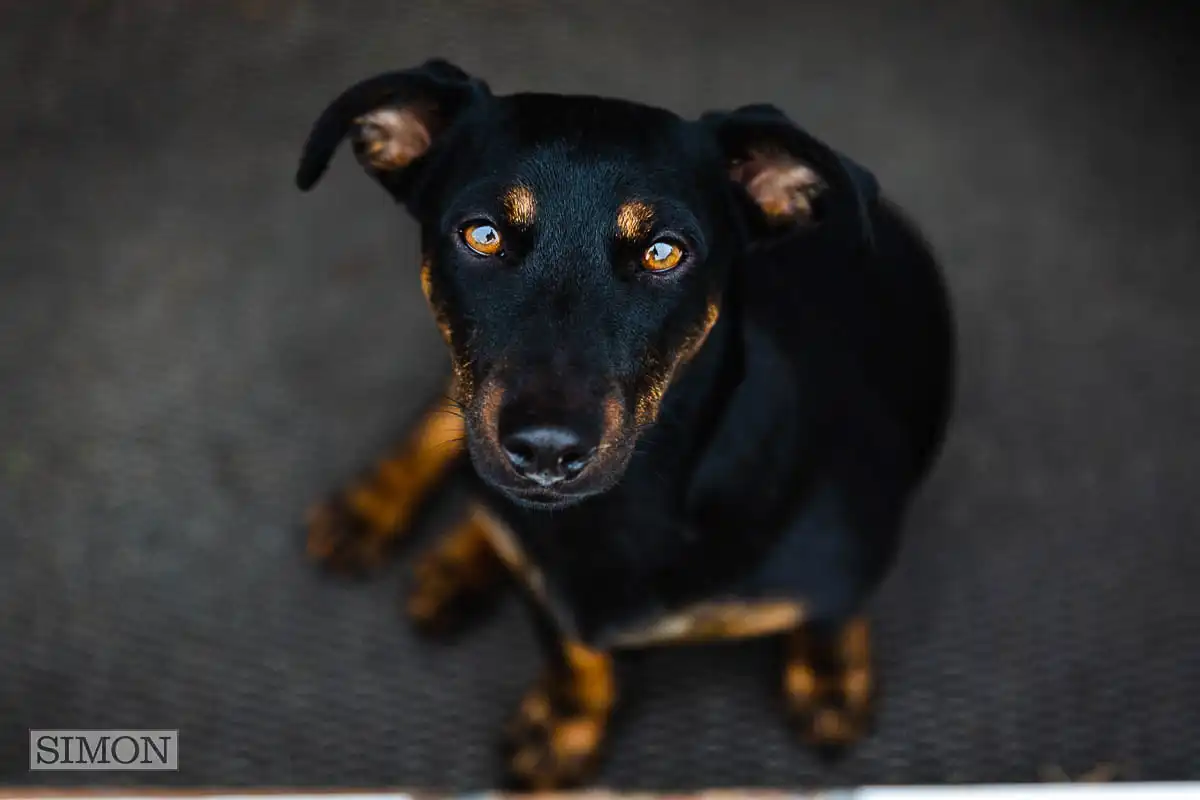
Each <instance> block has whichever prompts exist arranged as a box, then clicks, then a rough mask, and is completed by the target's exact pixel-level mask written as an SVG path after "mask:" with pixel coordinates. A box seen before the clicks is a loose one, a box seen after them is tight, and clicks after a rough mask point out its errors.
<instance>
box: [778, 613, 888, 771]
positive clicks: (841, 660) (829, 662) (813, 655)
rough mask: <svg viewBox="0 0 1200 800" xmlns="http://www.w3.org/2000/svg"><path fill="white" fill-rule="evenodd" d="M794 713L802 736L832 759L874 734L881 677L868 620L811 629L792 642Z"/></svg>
mask: <svg viewBox="0 0 1200 800" xmlns="http://www.w3.org/2000/svg"><path fill="white" fill-rule="evenodd" d="M784 696H785V698H786V702H787V711H788V716H789V718H790V719H791V722H792V724H793V725H794V726H795V728H796V730H797V731H798V733H799V735H800V738H801V739H802V740H803V741H804V742H805V743H806V744H808V745H810V746H811V747H812V748H813V749H814V750H816V752H817V754H818V755H820V756H821V757H822V758H824V759H825V760H827V761H832V760H837V759H839V758H841V757H842V756H844V755H846V753H847V752H848V751H849V750H850V748H851V747H852V746H853V745H854V744H856V743H857V742H858V741H860V740H861V739H862V738H864V737H865V736H867V735H868V734H869V733H870V732H871V728H872V724H873V721H874V708H875V697H876V690H875V676H874V674H873V671H872V662H871V655H870V629H869V627H868V625H867V622H866V620H865V619H862V618H856V619H854V620H851V621H850V622H848V623H846V624H845V625H844V626H842V627H840V628H837V629H834V630H830V631H820V630H813V629H809V628H807V627H802V628H801V629H799V630H797V631H795V632H794V633H792V634H791V636H790V639H789V641H788V655H787V663H786V665H785V667H784Z"/></svg>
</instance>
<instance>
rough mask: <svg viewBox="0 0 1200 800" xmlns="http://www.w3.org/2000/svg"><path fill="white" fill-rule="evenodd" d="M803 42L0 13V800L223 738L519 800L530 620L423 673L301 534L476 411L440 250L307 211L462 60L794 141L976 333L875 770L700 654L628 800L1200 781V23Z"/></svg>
mask: <svg viewBox="0 0 1200 800" xmlns="http://www.w3.org/2000/svg"><path fill="white" fill-rule="evenodd" d="M776 5H777V7H772V6H771V5H769V4H747V3H728V4H719V3H711V4H705V5H702V6H701V5H693V6H691V7H689V6H686V5H685V4H683V3H682V2H657V3H648V4H640V3H634V2H608V3H600V2H595V3H587V4H581V5H577V4H569V3H568V4H554V5H553V6H551V5H549V4H547V5H546V6H537V5H535V4H533V3H529V2H509V3H503V2H495V3H483V2H472V3H462V4H436V3H385V2H382V1H380V2H358V3H343V4H332V3H317V2H315V0H313V1H309V2H300V1H298V0H295V1H290V0H259V1H258V2H251V0H244V1H243V2H240V3H232V2H212V3H207V4H204V6H203V8H204V9H207V10H204V11H200V8H201V5H200V4H198V3H197V4H184V3H177V4H175V3H173V4H168V3H160V2H151V0H143V1H142V2H121V3H96V2H60V3H44V4H34V3H6V4H3V6H2V7H0V104H2V106H0V109H2V112H3V113H2V114H0V175H2V176H3V180H2V181H0V255H2V258H0V389H2V394H0V783H2V782H17V783H22V782H26V781H30V780H32V779H33V778H32V776H30V775H29V774H28V773H27V772H26V771H25V764H26V763H27V762H26V741H27V739H26V736H27V734H26V729H28V728H33V727H37V728H49V727H119V726H127V727H146V728H164V727H168V728H179V729H181V731H182V748H183V750H182V756H181V759H180V761H181V765H182V770H181V772H180V773H179V774H178V775H174V776H167V779H168V780H172V781H175V782H177V783H190V784H196V783H207V784H249V783H263V784H307V785H313V784H337V785H360V786H361V785H370V784H408V785H423V786H439V785H440V786H449V787H454V788H471V787H479V786H483V785H486V784H487V783H489V782H490V781H491V780H493V778H494V774H495V773H494V772H493V767H494V764H493V762H492V760H491V746H492V742H493V737H494V735H495V732H496V728H497V726H498V725H499V723H500V722H501V720H502V719H503V718H504V717H505V715H506V714H507V712H508V710H509V708H510V706H511V705H512V704H513V703H514V702H515V701H516V699H517V697H518V696H519V694H520V693H521V691H522V690H523V689H524V687H525V683H526V682H527V681H528V680H529V679H531V677H532V676H533V674H534V671H535V669H536V666H537V665H536V660H535V653H534V650H533V647H532V642H531V637H530V635H529V633H528V631H527V630H526V628H525V626H524V623H523V620H522V618H521V617H520V616H519V614H518V613H517V609H516V607H515V604H514V603H511V602H510V603H509V604H508V605H506V606H505V607H504V608H503V609H502V610H501V612H500V613H499V614H498V615H497V616H496V617H495V618H493V619H492V620H490V621H489V622H488V623H487V624H486V625H484V627H482V628H481V629H479V630H478V631H476V632H475V633H474V634H473V635H471V636H469V637H466V638H464V639H462V640H461V641H460V642H458V643H457V644H454V645H453V646H433V645H428V644H423V643H419V642H417V641H416V640H414V639H412V638H411V637H410V636H409V634H408V632H407V631H406V630H405V628H404V627H403V625H402V624H401V623H400V621H399V619H398V615H397V610H396V603H395V597H396V593H397V591H398V584H399V583H401V576H402V572H401V571H400V570H397V571H395V572H394V573H392V574H390V575H389V576H388V577H387V578H385V579H383V580H381V581H379V582H376V583H372V584H366V585H361V586H358V585H352V584H347V583H342V582H337V581H330V580H325V579H322V578H321V577H320V576H318V575H316V574H314V572H313V571H311V570H310V569H309V568H308V566H307V565H306V564H305V563H303V561H302V559H301V557H300V550H299V544H298V538H297V537H298V529H297V528H296V522H297V520H298V518H299V515H300V513H301V511H302V510H303V509H304V507H305V506H306V505H307V504H308V503H309V501H311V500H312V499H314V498H315V497H317V496H318V495H320V494H321V493H322V492H324V491H325V490H326V489H328V488H329V487H330V486H331V485H333V484H334V483H336V482H337V481H339V480H340V479H341V478H343V477H345V475H346V474H347V473H348V472H349V471H350V470H352V469H353V468H355V467H357V466H358V465H360V464H361V463H362V462H363V461H364V460H365V459H367V458H369V457H371V456H372V455H373V454H375V453H376V452H377V451H378V450H379V448H381V447H382V446H383V445H384V444H385V443H387V441H388V440H389V437H391V436H392V435H393V434H394V433H395V432H396V430H397V428H398V426H399V425H401V424H402V423H403V422H404V421H405V419H406V418H407V417H408V416H409V415H410V414H411V413H412V412H413V411H414V410H415V408H416V403H417V402H418V400H419V399H420V397H421V396H423V394H424V393H425V392H426V391H428V390H430V389H431V388H432V386H433V383H434V381H435V375H436V374H437V373H438V372H439V370H440V361H439V359H440V355H439V352H440V351H439V349H438V343H437V334H436V333H435V331H434V330H433V326H432V325H431V324H430V322H429V320H428V317H427V314H426V312H425V310H424V308H423V305H422V301H421V299H420V294H419V291H418V290H417V281H416V263H415V256H416V253H415V241H414V230H413V227H412V226H411V225H410V224H409V223H408V222H407V221H403V220H400V219H398V218H397V215H396V212H395V211H393V210H392V209H390V208H389V207H388V206H387V204H386V203H384V202H383V197H382V194H381V193H380V192H379V190H378V189H377V188H376V187H374V186H372V185H370V184H369V183H368V182H367V181H366V180H364V179H362V178H361V177H360V175H359V174H358V173H357V171H356V170H355V169H353V168H352V167H351V166H350V165H349V162H348V159H341V160H339V161H338V163H337V165H335V168H334V170H333V172H332V174H331V175H330V177H329V179H328V180H327V182H326V183H325V184H323V185H322V187H321V189H320V190H319V191H318V192H316V193H315V194H313V195H311V196H301V195H298V194H297V193H295V191H294V190H293V189H292V184H291V171H292V168H293V165H294V163H295V159H296V155H297V148H298V147H299V145H300V143H301V141H302V140H303V137H304V135H305V133H306V129H307V126H308V124H309V122H310V121H311V119H312V117H313V115H315V114H316V113H317V112H318V111H319V110H320V109H321V107H322V105H323V103H324V102H325V101H327V100H328V99H329V98H330V97H331V96H332V95H333V94H334V93H335V92H337V91H339V90H340V89H341V88H343V87H344V86H345V85H346V84H348V83H349V82H351V81H353V80H356V79H358V78H360V77H363V76H365V75H367V74H370V73H373V72H375V71H380V70H383V69H386V68H392V67H397V66H406V65H409V64H411V63H415V62H417V61H420V60H423V59H424V58H426V57H428V56H431V55H435V54H440V55H445V56H448V57H450V58H452V59H454V60H456V61H458V62H460V63H461V64H462V65H463V66H465V67H467V68H468V69H471V70H473V71H477V72H478V73H480V74H481V75H484V76H485V77H486V78H488V79H489V80H490V82H491V83H492V84H493V87H494V88H495V89H496V90H498V91H510V90H519V89H525V88H537V89H545V90H569V91H584V92H593V93H604V94H616V95H623V96H627V97H632V98H636V99H641V100H646V101H652V102H657V103H662V104H666V105H669V106H671V107H673V108H675V109H677V110H680V111H682V112H685V113H695V112H698V111H700V110H702V109H704V108H706V107H714V106H729V105H733V104H740V103H744V102H751V101H772V102H776V103H778V104H780V105H781V106H783V107H784V108H786V109H787V110H788V111H789V112H791V113H792V114H793V115H794V116H795V117H796V118H798V119H800V120H802V121H803V122H804V123H805V124H806V126H808V127H809V128H810V129H811V130H813V131H814V132H815V133H817V134H818V135H820V136H823V137H825V138H827V139H828V140H830V141H833V142H834V143H836V144H837V145H838V146H839V147H841V148H842V149H844V150H845V151H846V152H848V153H850V154H851V155H853V156H855V157H856V158H857V159H859V160H861V161H863V162H864V163H866V164H869V165H870V166H871V167H872V168H873V169H874V170H875V171H876V172H877V174H878V175H879V176H880V178H881V180H882V182H883V183H884V185H885V186H886V187H887V188H888V189H889V191H890V192H891V194H892V195H893V196H894V197H895V198H897V199H899V200H900V201H901V202H903V203H904V204H906V205H907V206H908V207H909V208H910V209H911V210H912V212H913V213H914V215H915V216H916V217H917V218H919V219H920V220H922V221H923V222H924V224H925V225H926V227H927V229H928V231H929V234H930V236H931V238H932V239H933V241H934V242H935V243H936V245H937V247H938V248H939V249H940V251H941V252H942V253H943V254H944V256H945V259H946V264H947V272H948V277H949V281H950V284H951V286H952V290H953V294H954V296H955V298H956V300H957V302H958V304H959V316H960V321H961V322H960V324H961V329H962V339H963V349H964V358H965V363H964V374H963V390H962V399H961V411H960V416H959V421H958V423H957V426H956V429H955V432H954V435H953V437H952V439H951V441H950V443H949V448H948V451H947V453H946V457H945V459H944V461H943V462H942V465H941V467H940V469H939V471H938V472H937V474H936V476H935V479H934V480H933V482H932V483H931V484H930V486H929V489H928V492H927V493H926V495H925V496H924V499H923V501H922V502H921V504H920V505H919V507H918V509H917V511H916V514H915V516H914V518H913V520H912V525H911V531H912V533H911V540H910V541H911V544H910V546H909V548H908V549H907V551H906V552H905V555H904V558H903V560H902V563H901V564H900V566H899V568H898V570H897V572H896V573H895V575H894V577H893V579H892V580H890V582H889V583H888V585H887V586H886V589H885V591H884V592H883V594H882V595H881V596H880V598H879V602H878V616H879V621H880V636H881V649H882V658H883V667H884V679H885V681H886V684H887V687H886V688H887V691H888V694H887V700H886V705H885V706H884V708H883V710H882V719H881V725H880V730H879V733H878V735H877V737H875V738H874V739H872V740H871V741H869V742H868V743H866V744H865V745H864V746H863V747H862V748H861V749H860V750H859V751H858V752H857V753H856V754H855V755H853V756H852V757H851V758H850V759H849V760H847V761H846V762H845V763H844V764H842V765H841V766H840V767H838V768H836V769H833V770H828V771H827V770H823V769H821V768H820V767H819V766H818V765H817V763H816V762H815V761H814V760H813V758H812V757H810V755H809V754H808V753H806V752H805V751H804V750H802V749H800V748H799V747H797V746H795V745H794V744H793V743H792V742H791V741H790V740H789V738H788V736H787V734H786V733H785V731H784V729H783V727H782V725H781V724H780V721H779V718H778V717H777V715H776V713H775V710H774V709H773V708H772V706H771V700H772V694H771V693H772V691H773V690H774V687H775V674H774V672H773V670H772V665H771V662H770V657H769V653H768V651H767V650H766V649H765V648H762V647H756V646H750V647H746V648H723V649H716V650H713V651H697V652H692V653H688V654H686V655H685V654H683V653H678V652H677V653H669V654H663V655H661V656H655V657H654V658H652V659H650V661H649V662H648V663H647V664H646V665H645V667H644V670H643V672H644V675H643V680H642V681H641V682H639V683H638V685H637V686H636V687H635V689H634V694H633V696H632V697H631V703H630V706H629V708H628V713H627V715H626V717H625V720H624V724H623V726H622V728H621V730H620V732H619V734H618V736H617V738H616V739H615V742H614V746H613V752H612V757H611V759H610V761H609V765H608V769H607V772H606V773H605V776H604V777H605V780H606V781H607V782H609V783H614V784H617V785H619V786H621V787H629V788H632V787H651V788H654V787H657V788H663V787H677V788H688V787H698V786H703V785H730V784H797V783H808V782H816V781H828V782H838V783H845V782H858V781H872V782H878V781H888V782H894V781H906V782H909V781H946V780H954V781H963V780H967V781H991V780H1036V779H1038V777H1039V774H1040V773H1041V771H1042V770H1044V769H1046V768H1049V767H1051V766H1055V765H1056V766H1059V767H1061V768H1063V769H1065V770H1066V771H1067V772H1068V773H1079V772H1082V771H1085V770H1088V769H1090V768H1092V767H1094V766H1095V765H1097V764H1098V763H1105V762H1107V763H1112V764H1115V765H1117V768H1118V770H1119V771H1120V774H1122V775H1124V776H1126V777H1137V778H1181V777H1192V778H1200V510H1198V505H1197V502H1196V491H1197V480H1198V476H1200V366H1198V365H1200V318H1198V317H1197V308H1198V305H1197V302H1198V300H1200V269H1197V260H1198V256H1200V231H1198V229H1197V228H1198V226H1197V203H1196V200H1195V186H1196V183H1197V178H1200V169H1198V167H1197V163H1196V159H1195V154H1194V147H1193V142H1194V141H1195V139H1196V136H1197V134H1198V133H1200V120H1198V119H1197V113H1196V112H1195V105H1196V97H1195V93H1194V91H1193V90H1192V89H1191V87H1190V85H1189V80H1190V79H1189V76H1190V75H1191V74H1192V71H1193V70H1194V68H1195V66H1196V63H1195V62H1196V58H1195V57H1194V56H1191V55H1188V54H1187V53H1186V50H1185V47H1184V45H1185V34H1186V31H1184V30H1183V25H1184V21H1182V20H1181V19H1179V18H1176V19H1174V20H1172V21H1170V22H1169V23H1167V24H1161V25H1158V26H1155V25H1153V24H1152V21H1150V20H1149V19H1148V18H1145V17H1144V15H1143V17H1133V16H1130V15H1121V14H1119V13H1118V12H1116V11H1112V10H1108V11H1101V10H1099V7H1098V6H1097V5H1095V4H1090V5H1088V4H1082V3H1081V4H1078V5H1075V6H1068V5H1065V4H1062V3H1058V4H1046V5H1042V6H1040V8H1039V6H1037V5H1035V4H1033V3H1022V4H1009V5H1007V6H1004V5H1000V4H996V3H984V2H958V3H952V2H936V3H926V4H900V3H896V4H888V3H884V2H882V0H881V1H880V2H878V3H863V2H856V3H839V4H833V3H829V4H815V3H814V4H802V3H797V4H793V5H785V4H783V3H778V4H776ZM918 5H920V7H921V11H919V12H918V11H916V10H912V9H914V8H916V7H917V6H918ZM835 8H836V10H834V9H835ZM189 9H190V10H189ZM1085 9H1091V11H1086V12H1085ZM417 389H420V390H421V391H416V390H417ZM68 777H69V776H58V777H55V776H52V775H51V776H44V778H43V779H54V780H59V781H64V780H67V778H68ZM101 778H103V779H104V780H107V781H109V782H128V781H129V780H131V779H134V778H137V779H142V780H152V779H155V776H153V775H149V774H143V775H141V776H140V777H139V776H137V775H133V776H130V775H108V776H99V775H94V776H90V778H89V779H90V780H93V781H95V780H100V779H101Z"/></svg>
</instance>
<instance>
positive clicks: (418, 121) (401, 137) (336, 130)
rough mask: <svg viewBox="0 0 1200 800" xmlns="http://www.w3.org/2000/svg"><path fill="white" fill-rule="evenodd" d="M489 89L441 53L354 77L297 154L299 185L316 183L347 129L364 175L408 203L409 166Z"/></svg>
mask: <svg viewBox="0 0 1200 800" xmlns="http://www.w3.org/2000/svg"><path fill="white" fill-rule="evenodd" d="M489 95H490V90H489V89H488V86H487V84H485V83H484V82H483V81H481V80H478V79H476V78H472V77H471V76H470V75H468V74H467V73H466V72H464V71H463V70H461V69H459V68H458V67H456V66H454V65H453V64H451V63H449V62H447V61H443V60H441V59H431V60H429V61H426V62H425V63H424V64H421V65H420V66H418V67H414V68H413V69H408V70H404V71H401V72H389V73H386V74H383V75H377V76H375V77H373V78H368V79H366V80H364V81H362V82H360V83H357V84H355V85H354V86H351V87H350V88H349V89H347V90H346V91H344V92H342V94H341V95H340V96H339V97H338V98H337V99H335V100H334V101H333V102H332V103H330V104H329V106H328V108H326V109H325V110H324V111H323V112H322V113H321V116H320V117H318V118H317V121H316V123H315V124H314V125H313V127H312V131H311V132H310V133H309V135H308V141H307V142H306V143H305V145H304V152H303V154H302V155H301V157H300V167H299V169H298V170H297V171H296V185H297V186H298V187H300V189H301V190H302V191H308V190H309V189H311V188H312V187H313V186H315V185H316V183H317V181H319V180H320V179H321V176H322V175H323V174H324V173H325V169H326V167H328V166H329V161H330V159H332V158H333V154H334V152H336V151H337V148H338V145H340V144H341V141H342V139H344V138H346V137H347V136H349V137H350V141H351V144H352V146H353V148H354V154H355V156H356V157H357V159H358V161H359V163H360V164H361V165H362V166H363V169H365V170H366V171H367V174H369V175H371V176H373V177H374V178H375V179H376V180H378V181H379V182H380V183H381V184H383V187H384V188H385V189H387V190H388V192H390V193H391V194H392V196H393V197H395V198H396V200H398V201H400V202H405V201H406V200H408V194H409V189H410V187H411V184H412V177H413V175H412V173H413V172H414V170H413V169H411V168H412V167H415V166H417V165H418V163H419V162H421V160H422V158H423V157H424V156H425V155H426V153H427V152H428V151H429V150H430V149H431V148H432V147H434V145H436V143H437V141H438V138H439V137H440V136H441V135H442V134H443V133H445V132H446V131H447V130H448V129H449V128H450V126H451V125H453V124H454V121H455V120H456V119H457V118H458V117H459V116H460V115H461V114H462V112H463V111H464V110H465V109H466V108H468V107H469V106H470V105H471V104H472V103H474V102H476V101H477V100H479V99H481V98H483V97H487V96H489Z"/></svg>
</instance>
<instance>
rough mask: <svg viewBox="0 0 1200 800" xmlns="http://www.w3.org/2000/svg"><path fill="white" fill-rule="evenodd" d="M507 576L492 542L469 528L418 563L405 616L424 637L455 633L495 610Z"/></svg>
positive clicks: (448, 538)
mask: <svg viewBox="0 0 1200 800" xmlns="http://www.w3.org/2000/svg"><path fill="white" fill-rule="evenodd" d="M503 574H504V567H503V564H502V563H501V561H500V559H499V558H498V557H497V556H496V553H495V551H494V550H493V549H492V547H491V545H490V544H489V543H488V541H487V539H486V538H485V537H484V536H483V535H482V534H481V532H480V531H479V530H478V529H477V526H475V525H474V523H473V522H467V523H465V524H464V525H463V526H461V527H459V528H458V529H456V530H454V531H451V532H450V533H449V534H447V535H446V536H445V538H444V539H442V541H440V542H438V543H437V544H436V545H435V546H434V547H433V548H432V549H431V550H429V551H428V552H426V553H424V554H423V555H422V556H420V558H418V560H417V563H416V566H415V568H414V570H413V582H412V588H411V589H410V591H409V594H408V599H407V602H406V606H405V611H406V613H407V615H408V618H409V620H410V621H411V622H412V624H413V626H414V627H415V628H416V629H417V630H418V631H420V632H421V633H424V634H428V635H445V634H449V633H453V632H455V631H457V630H460V629H461V628H462V627H464V626H465V624H466V623H467V622H469V621H470V620H472V619H473V618H475V617H476V616H477V615H478V614H479V613H481V612H482V611H484V610H486V609H487V608H488V606H490V604H491V601H492V600H493V599H494V595H495V590H496V589H497V587H498V586H499V584H500V583H501V579H502V577H503Z"/></svg>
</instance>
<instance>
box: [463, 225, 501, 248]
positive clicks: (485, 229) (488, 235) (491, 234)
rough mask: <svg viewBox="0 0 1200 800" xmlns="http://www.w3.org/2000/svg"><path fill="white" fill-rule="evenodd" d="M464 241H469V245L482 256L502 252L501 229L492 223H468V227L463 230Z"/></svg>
mask: <svg viewBox="0 0 1200 800" xmlns="http://www.w3.org/2000/svg"><path fill="white" fill-rule="evenodd" d="M463 241H464V242H466V243H467V247H469V248H471V249H472V250H474V251H475V252H476V253H479V254H480V255H482V256H494V255H496V253H499V252H500V245H501V244H503V241H502V240H501V239H500V231H498V230H496V229H495V228H493V227H492V226H491V225H485V224H482V223H481V224H479V225H468V226H467V229H466V230H464V231H463Z"/></svg>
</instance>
